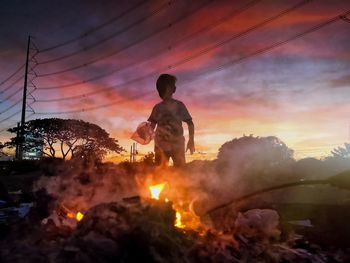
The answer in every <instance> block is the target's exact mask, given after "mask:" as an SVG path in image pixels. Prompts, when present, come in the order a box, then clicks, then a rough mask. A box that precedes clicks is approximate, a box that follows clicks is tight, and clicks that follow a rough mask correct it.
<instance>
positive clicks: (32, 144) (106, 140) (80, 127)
mask: <svg viewBox="0 0 350 263" xmlns="http://www.w3.org/2000/svg"><path fill="white" fill-rule="evenodd" d="M17 129H18V128H17V127H15V128H12V129H9V131H10V132H12V133H17ZM24 132H25V137H26V139H25V143H24V144H23V145H24V150H25V151H30V150H32V149H33V148H35V149H40V150H41V151H42V153H43V155H46V156H48V157H57V151H58V152H59V153H60V155H61V156H62V158H63V159H66V158H67V157H68V156H70V157H71V158H72V159H93V160H100V159H102V158H103V157H104V156H105V155H106V154H107V152H116V153H120V152H122V151H123V150H124V149H123V148H122V147H121V146H120V145H119V144H118V141H117V140H115V139H114V138H111V137H109V134H108V133H107V132H106V131H105V130H104V129H102V128H101V127H99V126H98V125H96V124H93V123H89V122H84V121H82V120H75V119H59V118H48V119H35V120H31V121H28V122H26V123H25V127H24ZM17 143H19V142H18V138H12V139H11V141H10V142H8V143H6V145H7V146H10V147H15V146H16V145H17ZM57 147H58V148H59V150H57Z"/></svg>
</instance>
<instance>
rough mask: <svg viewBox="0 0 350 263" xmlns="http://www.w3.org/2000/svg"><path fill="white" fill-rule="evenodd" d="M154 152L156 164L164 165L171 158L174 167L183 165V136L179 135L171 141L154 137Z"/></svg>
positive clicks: (184, 161) (184, 160)
mask: <svg viewBox="0 0 350 263" xmlns="http://www.w3.org/2000/svg"><path fill="white" fill-rule="evenodd" d="M154 152H155V163H156V165H166V164H168V162H169V159H170V158H171V159H172V160H173V163H174V166H175V167H181V166H184V165H185V163H186V159H185V137H184V136H179V137H177V138H175V139H174V140H172V141H171V142H170V141H160V140H158V139H157V138H155V144H154Z"/></svg>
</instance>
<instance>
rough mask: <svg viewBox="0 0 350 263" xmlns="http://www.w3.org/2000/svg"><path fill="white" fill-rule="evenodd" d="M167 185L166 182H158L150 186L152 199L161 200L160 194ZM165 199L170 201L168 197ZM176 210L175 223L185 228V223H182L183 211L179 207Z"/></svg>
mask: <svg viewBox="0 0 350 263" xmlns="http://www.w3.org/2000/svg"><path fill="white" fill-rule="evenodd" d="M165 185H166V183H161V184H156V185H152V186H150V187H149V190H150V192H151V197H152V199H155V200H159V196H160V194H161V192H162V191H163V190H164V187H165ZM164 200H165V202H169V199H168V198H165V199H164ZM173 208H174V209H175V207H174V206H173ZM175 211H176V215H175V224H174V225H175V226H176V227H178V228H184V227H185V225H183V224H182V223H181V213H180V212H179V211H178V210H177V209H175Z"/></svg>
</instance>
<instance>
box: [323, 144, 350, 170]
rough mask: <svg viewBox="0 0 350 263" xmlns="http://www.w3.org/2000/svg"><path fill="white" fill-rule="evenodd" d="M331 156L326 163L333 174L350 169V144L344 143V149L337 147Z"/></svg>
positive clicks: (326, 159)
mask: <svg viewBox="0 0 350 263" xmlns="http://www.w3.org/2000/svg"><path fill="white" fill-rule="evenodd" d="M331 154H332V155H331V156H327V157H326V158H325V159H324V163H325V164H326V165H327V167H329V168H330V169H331V171H332V173H337V172H342V171H345V170H348V169H350V143H344V147H340V146H339V147H337V148H334V149H333V150H332V151H331Z"/></svg>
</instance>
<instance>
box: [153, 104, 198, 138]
mask: <svg viewBox="0 0 350 263" xmlns="http://www.w3.org/2000/svg"><path fill="white" fill-rule="evenodd" d="M191 119H192V117H191V115H190V114H189V112H188V110H187V108H186V106H185V104H183V103H182V102H181V101H179V100H175V99H171V100H168V101H162V102H160V103H158V104H156V105H155V106H154V107H153V110H152V113H151V116H150V117H149V118H148V121H150V122H153V123H156V124H157V129H156V137H157V139H158V140H161V141H174V140H176V138H178V137H181V136H183V128H182V122H183V121H188V120H191Z"/></svg>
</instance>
